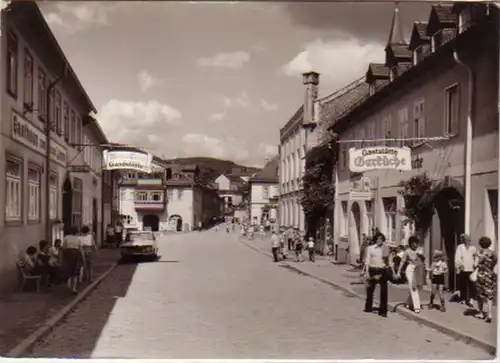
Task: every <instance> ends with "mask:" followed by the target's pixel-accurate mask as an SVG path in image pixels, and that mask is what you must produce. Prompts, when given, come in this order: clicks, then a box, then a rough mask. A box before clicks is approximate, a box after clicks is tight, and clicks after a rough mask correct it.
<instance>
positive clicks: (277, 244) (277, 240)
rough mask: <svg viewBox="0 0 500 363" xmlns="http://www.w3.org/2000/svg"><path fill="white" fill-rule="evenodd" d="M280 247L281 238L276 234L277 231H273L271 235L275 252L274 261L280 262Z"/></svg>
mask: <svg viewBox="0 0 500 363" xmlns="http://www.w3.org/2000/svg"><path fill="white" fill-rule="evenodd" d="M279 249H280V238H279V237H278V235H277V234H276V231H273V234H272V235H271V251H272V252H273V259H274V262H278V251H279Z"/></svg>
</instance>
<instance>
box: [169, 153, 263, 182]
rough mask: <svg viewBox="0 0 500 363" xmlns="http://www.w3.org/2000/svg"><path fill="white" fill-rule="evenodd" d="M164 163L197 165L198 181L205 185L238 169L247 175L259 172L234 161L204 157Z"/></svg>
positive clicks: (258, 169)
mask: <svg viewBox="0 0 500 363" xmlns="http://www.w3.org/2000/svg"><path fill="white" fill-rule="evenodd" d="M165 161H166V162H167V163H175V164H180V165H193V164H196V165H198V167H199V168H200V181H202V182H207V183H208V182H212V181H214V180H215V179H216V178H217V177H218V176H219V175H220V174H223V173H228V174H231V173H233V171H236V170H238V169H239V170H247V172H248V174H253V173H256V172H258V171H260V170H261V169H260V168H255V167H251V166H245V165H240V164H237V163H235V162H234V161H230V160H222V159H216V158H210V157H205V156H196V157H190V158H175V159H165ZM236 174H238V173H236Z"/></svg>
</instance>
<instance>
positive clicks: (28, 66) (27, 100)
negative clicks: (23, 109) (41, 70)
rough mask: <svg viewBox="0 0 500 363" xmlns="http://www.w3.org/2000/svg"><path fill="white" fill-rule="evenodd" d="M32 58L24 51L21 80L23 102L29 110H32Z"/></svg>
mask: <svg viewBox="0 0 500 363" xmlns="http://www.w3.org/2000/svg"><path fill="white" fill-rule="evenodd" d="M33 72H34V69H33V57H31V55H30V53H29V52H28V50H27V49H25V51H24V80H23V93H24V95H23V102H24V104H25V105H26V106H29V109H32V108H33V87H34V79H33Z"/></svg>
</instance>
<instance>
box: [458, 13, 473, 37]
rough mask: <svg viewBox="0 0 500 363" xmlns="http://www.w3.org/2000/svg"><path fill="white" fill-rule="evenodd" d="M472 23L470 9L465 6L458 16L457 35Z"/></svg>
mask: <svg viewBox="0 0 500 363" xmlns="http://www.w3.org/2000/svg"><path fill="white" fill-rule="evenodd" d="M471 22H472V13H471V8H470V7H468V6H466V7H465V8H464V9H463V10H462V11H461V12H460V14H458V33H459V34H461V33H463V32H464V31H466V30H467V29H468V28H469V27H470V26H471Z"/></svg>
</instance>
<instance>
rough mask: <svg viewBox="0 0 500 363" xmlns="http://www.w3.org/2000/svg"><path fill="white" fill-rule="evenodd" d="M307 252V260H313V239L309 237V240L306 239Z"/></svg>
mask: <svg viewBox="0 0 500 363" xmlns="http://www.w3.org/2000/svg"><path fill="white" fill-rule="evenodd" d="M307 252H309V261H311V262H314V261H315V258H314V239H313V238H312V237H309V241H307Z"/></svg>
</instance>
